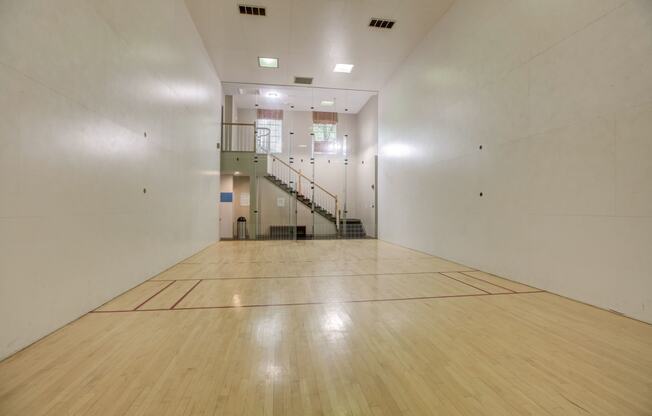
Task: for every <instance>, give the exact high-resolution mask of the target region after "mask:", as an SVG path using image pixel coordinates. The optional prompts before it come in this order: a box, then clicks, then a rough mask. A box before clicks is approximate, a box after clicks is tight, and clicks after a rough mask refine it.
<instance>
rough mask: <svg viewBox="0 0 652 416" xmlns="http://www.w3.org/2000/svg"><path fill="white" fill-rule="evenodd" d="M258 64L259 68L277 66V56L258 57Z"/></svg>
mask: <svg viewBox="0 0 652 416" xmlns="http://www.w3.org/2000/svg"><path fill="white" fill-rule="evenodd" d="M258 66H259V67H261V68H278V58H263V57H260V56H259V57H258Z"/></svg>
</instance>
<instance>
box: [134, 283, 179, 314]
mask: <svg viewBox="0 0 652 416" xmlns="http://www.w3.org/2000/svg"><path fill="white" fill-rule="evenodd" d="M174 282H175V281H174V280H173V281H171V282H170V283H168V284H167V285H165V286H163V288H162V289H161V290H159V291H158V292H156V293H154V294H153V295H152V296H150V297H148V298H147V300H146V301H145V302H143V303H141V304H140V305H138V306H136V307H135V308H134V310H137V309H138V308H140V307H141V306H143V305H144V304H146V303H147V302H149V301H150V300H152V299H153V298H154V297H155V296H156V295H158V294H159V293H161V292H162V291H164V290H165V289H167V288H168V287H170V286H172V285H173V284H174Z"/></svg>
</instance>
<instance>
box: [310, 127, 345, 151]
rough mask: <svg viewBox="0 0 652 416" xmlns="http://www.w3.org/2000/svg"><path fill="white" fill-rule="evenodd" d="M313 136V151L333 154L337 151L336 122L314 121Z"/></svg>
mask: <svg viewBox="0 0 652 416" xmlns="http://www.w3.org/2000/svg"><path fill="white" fill-rule="evenodd" d="M312 132H313V134H314V138H315V153H318V154H323V155H335V154H337V153H338V150H339V149H338V147H339V146H338V143H337V124H322V123H315V124H313V125H312Z"/></svg>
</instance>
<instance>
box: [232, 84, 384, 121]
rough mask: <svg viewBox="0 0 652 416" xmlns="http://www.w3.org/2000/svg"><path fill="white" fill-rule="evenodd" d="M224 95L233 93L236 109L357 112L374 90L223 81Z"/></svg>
mask: <svg viewBox="0 0 652 416" xmlns="http://www.w3.org/2000/svg"><path fill="white" fill-rule="evenodd" d="M224 94H226V95H232V96H233V99H234V100H235V105H236V107H237V108H257V107H256V104H257V105H258V107H259V108H269V109H279V110H294V111H312V110H315V111H330V112H336V113H344V112H348V113H351V114H356V113H357V112H358V111H360V109H361V108H362V107H363V106H364V105H365V104H366V103H367V101H368V100H369V98H371V97H372V96H373V95H375V94H376V92H373V91H360V90H342V89H330V88H328V89H325V88H306V87H295V86H278V85H252V84H239V83H230V82H225V83H224Z"/></svg>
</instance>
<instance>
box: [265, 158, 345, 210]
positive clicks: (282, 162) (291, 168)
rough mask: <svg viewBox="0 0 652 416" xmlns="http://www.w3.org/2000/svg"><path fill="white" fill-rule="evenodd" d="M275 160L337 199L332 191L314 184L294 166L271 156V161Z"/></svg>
mask: <svg viewBox="0 0 652 416" xmlns="http://www.w3.org/2000/svg"><path fill="white" fill-rule="evenodd" d="M277 160H278V161H279V162H281V164H283V165H285V166H287V167H288V168H289V169H290V170H291V171H293V172H295V173H296V174H298V175H299V176H300V177H302V178H305V179H307V180H308V181H310V183H311V184H313V185H315V186H316V187H317V188H319V189H321V190H322V191H324V192H326V193H327V194H328V195H330V196H332V197H333V198H335V199H336V200H337V196H336V195H333V194H332V193H330V192H328V191H327V190H326V189H324V188H322V187H321V186H319V185H317V184H316V183H315V182H314V181H313V180H312V179H310V178H309V177H307V176H306V175H304V174H303V173H301V172H299V171H298V170H296V169H295V168H293V167H292V166H290V165H289V164H287V163H285V162H284V161H282V160H281V159H279V158H277V157H276V156H272V161H274V162H275V161H277Z"/></svg>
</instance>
